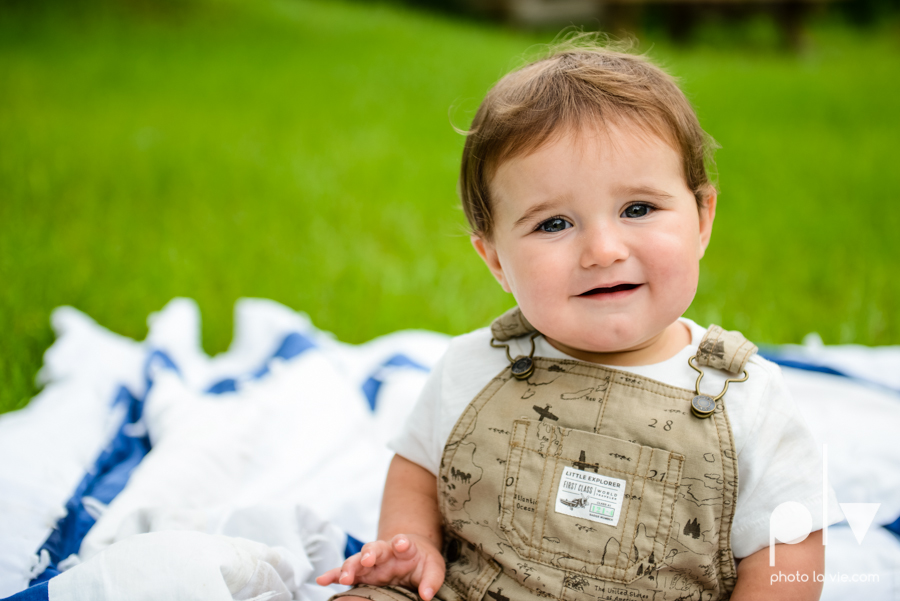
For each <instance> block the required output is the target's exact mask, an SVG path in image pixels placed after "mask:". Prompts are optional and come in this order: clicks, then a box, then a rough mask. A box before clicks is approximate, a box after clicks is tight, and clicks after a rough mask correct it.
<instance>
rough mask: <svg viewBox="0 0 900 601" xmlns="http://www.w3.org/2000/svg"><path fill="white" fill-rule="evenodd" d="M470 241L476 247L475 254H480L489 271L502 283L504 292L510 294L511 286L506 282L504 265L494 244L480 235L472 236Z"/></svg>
mask: <svg viewBox="0 0 900 601" xmlns="http://www.w3.org/2000/svg"><path fill="white" fill-rule="evenodd" d="M469 239H470V240H471V241H472V246H474V247H475V252H477V253H478V256H479V257H481V260H482V261H484V264H485V265H487V266H488V269H490V270H491V273H492V274H493V275H494V277H495V278H496V279H497V281H498V282H499V283H500V287H501V288H503V290H504V291H506V292H509V291H510V289H509V284H508V283H507V281H506V276H505V275H504V274H503V265H501V264H500V256H499V255H498V254H497V249H496V248H495V247H494V244H493V243H492V242H491V241H490V240H488V239H487V238H485V237H484V236H481V235H479V234H472V236H471V238H469Z"/></svg>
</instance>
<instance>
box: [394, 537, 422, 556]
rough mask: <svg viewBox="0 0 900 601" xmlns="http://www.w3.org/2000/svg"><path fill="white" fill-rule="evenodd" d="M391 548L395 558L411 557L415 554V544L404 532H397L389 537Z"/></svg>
mask: <svg viewBox="0 0 900 601" xmlns="http://www.w3.org/2000/svg"><path fill="white" fill-rule="evenodd" d="M391 549H392V550H393V552H394V556H395V557H397V559H412V558H413V557H415V556H416V544H415V543H414V542H412V541H411V540H410V538H409V537H408V536H406V535H405V534H398V535H397V536H395V537H394V538H392V539H391Z"/></svg>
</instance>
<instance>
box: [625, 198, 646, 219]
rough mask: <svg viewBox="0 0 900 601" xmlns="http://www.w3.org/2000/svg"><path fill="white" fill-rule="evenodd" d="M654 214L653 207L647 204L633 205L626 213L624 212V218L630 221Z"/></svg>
mask: <svg viewBox="0 0 900 601" xmlns="http://www.w3.org/2000/svg"><path fill="white" fill-rule="evenodd" d="M652 212H653V206H652V205H648V204H646V203H642V202H639V203H635V204H633V205H628V206H627V207H626V208H625V210H624V211H622V217H627V218H629V219H635V218H637V217H646V216H647V215H649V214H650V213H652Z"/></svg>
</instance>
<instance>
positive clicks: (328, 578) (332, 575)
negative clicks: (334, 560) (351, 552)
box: [316, 568, 341, 586]
mask: <svg viewBox="0 0 900 601" xmlns="http://www.w3.org/2000/svg"><path fill="white" fill-rule="evenodd" d="M340 575H341V568H334V569H333V570H328V571H327V572H325V573H324V574H322V575H321V576H319V577H318V578H316V583H317V584H318V585H319V586H328V585H329V584H334V583H335V582H337V581H338V578H339V577H340Z"/></svg>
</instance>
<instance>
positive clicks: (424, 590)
mask: <svg viewBox="0 0 900 601" xmlns="http://www.w3.org/2000/svg"><path fill="white" fill-rule="evenodd" d="M445 575H446V570H445V569H444V567H443V566H442V565H440V564H438V563H437V562H434V561H426V562H425V567H424V568H423V570H422V580H420V581H419V596H420V597H422V599H424V600H425V601H431V598H432V597H434V594H435V593H436V592H437V590H438V589H439V588H441V585H442V584H444V576H445Z"/></svg>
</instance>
